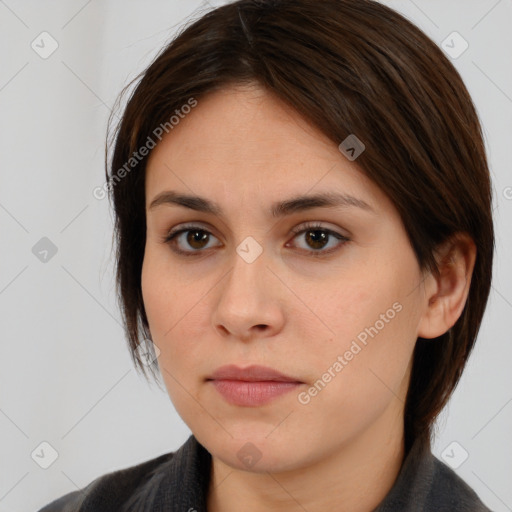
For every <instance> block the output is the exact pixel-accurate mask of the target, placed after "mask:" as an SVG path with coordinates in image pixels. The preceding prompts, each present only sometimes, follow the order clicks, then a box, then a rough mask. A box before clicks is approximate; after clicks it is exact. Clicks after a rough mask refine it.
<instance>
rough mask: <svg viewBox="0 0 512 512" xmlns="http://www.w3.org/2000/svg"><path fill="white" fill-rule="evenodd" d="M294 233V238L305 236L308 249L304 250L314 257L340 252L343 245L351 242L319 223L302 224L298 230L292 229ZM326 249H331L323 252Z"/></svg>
mask: <svg viewBox="0 0 512 512" xmlns="http://www.w3.org/2000/svg"><path fill="white" fill-rule="evenodd" d="M292 233H295V237H294V238H299V236H303V240H304V242H305V243H306V244H307V247H302V248H303V249H304V250H305V251H307V252H308V253H309V254H311V255H312V256H325V255H326V254H330V253H332V252H334V251H336V250H338V249H339V248H340V247H341V246H342V245H344V244H345V243H346V242H349V241H350V239H349V238H347V237H346V236H344V235H342V234H341V233H338V232H336V231H333V230H331V229H327V228H325V227H323V226H322V225H321V224H317V223H306V224H305V225H304V224H302V225H301V226H299V227H298V228H294V229H292ZM331 242H333V243H331ZM326 247H329V249H327V250H323V249H324V248H326Z"/></svg>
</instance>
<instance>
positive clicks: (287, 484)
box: [207, 404, 404, 512]
mask: <svg viewBox="0 0 512 512" xmlns="http://www.w3.org/2000/svg"><path fill="white" fill-rule="evenodd" d="M399 409H400V408H399V407H398V406H397V405H396V404H395V406H394V407H390V408H389V410H388V411H386V412H385V413H384V414H383V415H382V416H381V417H380V418H379V419H378V420H377V421H376V422H374V423H373V424H372V425H370V427H368V429H366V430H365V431H363V432H360V433H359V434H358V435H357V438H353V439H351V440H350V441H347V442H346V443H344V444H343V445H341V446H339V447H338V448H337V449H336V450H333V451H332V453H330V454H329V455H328V456H327V457H325V458H323V459H321V460H320V462H317V463H315V464H314V465H304V466H301V467H298V468H296V469H293V470H291V471H287V472H281V473H268V472H265V473H252V472H249V471H241V470H238V469H233V468H232V467H230V466H228V465H226V464H224V463H223V462H222V461H221V460H219V459H218V458H216V457H213V458H212V465H211V477H210V488H209V492H208V497H207V510H208V512H221V511H222V512H235V511H237V512H238V511H239V510H240V504H241V503H243V509H244V511H245V512H261V511H262V510H272V511H275V512H279V511H281V510H283V511H290V510H308V511H309V512H315V511H320V510H337V511H341V512H345V511H346V512H348V511H350V512H369V511H371V510H373V509H375V508H376V507H377V506H378V505H379V503H380V502H381V501H382V500H383V499H384V497H385V496H386V494H387V493H388V492H389V491H390V489H391V488H392V486H393V484H394V482H395V480H396V478H397V476H398V473H399V472H400V468H401V466H402V462H403V458H404V440H403V434H404V430H403V416H402V414H399ZM400 412H402V411H400Z"/></svg>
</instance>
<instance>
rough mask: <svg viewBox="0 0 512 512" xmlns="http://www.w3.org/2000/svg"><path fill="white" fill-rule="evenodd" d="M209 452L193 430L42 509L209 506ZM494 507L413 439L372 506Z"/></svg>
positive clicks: (445, 510) (450, 511)
mask: <svg viewBox="0 0 512 512" xmlns="http://www.w3.org/2000/svg"><path fill="white" fill-rule="evenodd" d="M210 463H211V455H210V454H209V452H208V451H207V450H206V449H205V448H204V447H203V446H202V445H201V444H199V442H198V441H197V440H196V438H195V437H194V436H193V435H191V436H190V437H189V438H188V440H187V441H186V442H185V443H184V444H183V445H182V446H181V447H180V448H179V449H178V450H177V451H176V452H171V453H167V454H164V455H161V456H159V457H156V458H154V459H151V460H148V461H146V462H143V463H141V464H137V465H135V466H131V467H128V468H125V469H121V470H118V471H114V472H111V473H108V474H105V475H103V476H100V477H98V478H97V479H96V480H93V481H92V482H91V483H90V484H89V485H88V486H87V487H85V488H83V489H81V490H78V491H74V492H71V493H69V494H65V495H64V496H62V497H61V498H59V499H57V500H55V501H53V502H52V503H50V504H49V505H47V506H45V507H44V508H42V509H41V510H40V511H39V512H78V511H80V512H149V511H151V512H175V511H176V512H178V511H179V512H206V496H207V491H208V484H209V478H210ZM405 511H407V512H490V509H489V508H487V507H486V506H485V505H484V504H483V503H482V502H481V501H480V500H479V498H478V496H477V495H476V493H475V492H474V491H473V490H472V489H471V488H470V487H469V486H468V485H467V484H466V483H465V482H464V481H463V480H462V479H461V478H460V477H459V476H458V475H457V474H456V473H455V472H454V471H453V470H452V469H451V468H449V467H448V466H446V465H445V464H444V463H442V462H441V461H440V460H438V459H437V458H436V457H434V456H433V455H432V453H431V451H430V450H428V449H427V450H424V449H423V450H422V449H421V447H420V445H419V444H417V443H416V444H414V445H413V446H412V448H411V450H410V451H409V453H408V454H407V456H406V458H405V460H404V463H403V465H402V469H401V470H400V473H399V475H398V477H397V479H396V481H395V483H394V485H393V487H392V488H391V490H390V491H389V493H388V494H387V495H386V497H385V498H384V500H383V501H382V502H381V503H380V505H379V506H378V507H377V508H376V509H375V510H374V512H405Z"/></svg>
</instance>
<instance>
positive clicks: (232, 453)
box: [142, 88, 425, 471]
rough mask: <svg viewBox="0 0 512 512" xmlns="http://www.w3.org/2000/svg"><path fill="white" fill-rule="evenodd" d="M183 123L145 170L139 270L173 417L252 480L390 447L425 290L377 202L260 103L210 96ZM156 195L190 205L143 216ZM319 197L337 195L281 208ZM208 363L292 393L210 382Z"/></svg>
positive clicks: (387, 207) (308, 138)
mask: <svg viewBox="0 0 512 512" xmlns="http://www.w3.org/2000/svg"><path fill="white" fill-rule="evenodd" d="M187 110H188V109H187ZM182 117H183V118H182V119H181V120H180V122H179V124H177V125H176V126H175V127H174V128H173V129H172V131H170V132H169V133H168V134H167V135H166V136H165V137H164V138H163V139H162V141H161V142H160V143H159V144H158V145H157V147H156V148H155V149H154V150H153V152H152V153H151V155H150V159H149V161H148V166H147V174H146V184H145V186H146V189H145V194H146V215H147V239H146V247H145V255H144V263H143V269H142V291H143V299H144V305H145V310H146V314H147V318H148V322H149V327H150V331H151V335H152V339H153V342H154V343H155V345H156V346H157V347H158V349H159V350H160V356H159V358H158V363H159V366H160V371H161V373H162V376H163V379H164V381H165V385H166V387H167V390H168V392H169V396H170V398H171V400H172V402H173V403H174V405H175V407H176V409H177V411H178V413H179V414H180V416H181V417H182V418H183V420H184V421H185V423H186V424H187V425H188V426H189V428H190V429H191V431H192V432H193V433H194V435H195V436H196V438H197V439H198V441H199V442H200V443H201V444H203V445H204V446H205V447H206V448H207V449H208V450H209V451H210V453H212V455H214V456H215V457H217V458H218V459H219V460H222V461H223V462H224V463H226V464H229V465H230V466H232V467H235V468H240V469H251V470H252V471H284V470H290V469H294V468H295V469H297V468H300V467H304V466H305V465H310V464H313V463H315V462H317V461H319V460H321V459H322V458H326V457H327V456H329V455H331V454H332V453H334V452H335V451H337V450H342V449H344V448H347V447H350V446H356V444H357V443H363V442H364V443H371V442H372V441H371V440H373V441H374V442H375V443H376V444H378V443H380V442H382V441H383V440H386V439H389V438H391V437H392V436H394V435H399V436H401V435H402V430H401V429H402V412H403V405H404V400H405V394H406V391H407V386H408V378H409V372H410V362H411V356H412V351H413V348H414V344H415V342H416V338H417V336H418V325H419V321H420V317H421V315H422V311H423V310H424V307H425V306H424V303H425V290H424V287H423V286H422V273H421V271H420V268H419V266H418V263H417V260H416V258H415V255H414V253H413V250H412V248H411V245H410V243H409V241H408V238H407V236H406V233H405V231H404V228H403V225H402V222H401V220H400V218H399V215H398V213H397V211H396V210H395V208H394V206H393V205H392V203H391V202H390V201H389V199H388V198H387V197H386V196H385V195H384V194H383V193H382V192H381V190H380V189H379V188H378V187H377V186H376V185H375V184H374V183H373V182H371V181H370V180H369V179H368V178H366V177H365V176H364V175H363V174H362V172H361V171H360V170H358V167H357V160H356V161H349V160H348V159H347V158H346V157H345V156H344V155H343V154H342V153H341V152H340V150H339V149H338V147H337V145H336V144H335V143H333V142H332V141H330V140H328V139H327V138H326V137H325V136H323V135H321V134H320V133H319V132H317V131H316V130H315V129H313V128H312V127H311V126H310V125H309V124H308V123H307V122H305V121H304V120H303V119H302V118H301V117H299V116H298V115H297V114H296V113H295V112H294V111H292V110H290V109H289V108H288V107H286V106H284V104H282V103H280V102H279V101H278V100H277V99H275V98H274V97H272V96H270V95H268V93H265V92H263V91H262V90H260V89H256V88H254V89H248V88H245V89H242V88H239V89H234V88H230V89H225V90H222V91H219V92H215V93H212V94H210V95H209V96H206V97H205V98H204V99H201V100H200V101H199V102H198V104H197V106H196V107H195V108H193V109H192V111H191V112H190V113H189V114H188V115H186V116H182ZM355 135H356V136H357V137H358V138H359V139H361V140H362V141H363V142H364V139H365V134H364V133H358V134H355ZM340 142H341V141H340ZM171 191H172V192H173V194H175V195H177V194H179V195H183V196H198V197H200V198H202V199H201V200H198V199H196V200H188V201H181V200H177V201H178V202H181V203H182V204H177V203H176V202H173V201H168V202H166V201H159V204H158V205H157V206H154V207H151V205H152V203H153V201H154V200H155V199H156V198H157V197H158V196H159V195H160V194H162V193H164V192H171ZM325 194H330V195H331V198H332V197H334V194H338V195H340V196H346V197H345V201H340V202H339V204H335V205H331V206H326V205H325V204H324V205H323V206H322V205H321V202H320V201H310V202H308V201H305V200H301V201H299V202H296V203H293V202H290V201H292V200H295V199H296V198H298V197H299V196H300V197H303V198H307V197H313V196H318V195H325ZM161 197H162V196H161ZM347 197H348V199H347ZM168 199H169V197H168ZM207 205H210V206H211V205H214V207H213V208H210V210H211V211H207V210H208V208H206V206H207ZM276 205H282V206H281V207H277V206H276ZM365 205H366V206H365ZM217 210H218V211H217ZM182 229H183V230H185V229H188V230H189V231H183V232H182V233H181V234H177V235H176V236H175V237H174V238H172V239H171V241H169V242H167V243H166V242H164V239H165V238H166V237H167V235H168V234H169V232H170V231H171V230H172V231H173V232H176V231H180V230H182ZM180 251H182V252H180ZM224 365H236V366H238V367H240V368H242V369H244V368H246V367H247V366H250V365H263V366H266V367H270V368H272V369H274V370H277V371H278V372H281V373H282V374H285V375H287V376H290V377H291V378H292V380H294V381H296V383H295V384H290V383H288V384H282V383H281V384H275V383H274V384H269V383H268V382H267V383H262V382H260V383H253V384H247V383H245V384H243V383H241V382H240V381H238V382H226V381H224V382H222V380H216V381H215V380H213V381H212V380H209V379H211V378H212V376H213V373H214V372H215V371H216V370H217V369H218V368H219V367H221V366H224ZM260 380H261V379H260ZM221 389H225V390H227V391H226V392H227V393H232V394H231V395H224V394H223V393H221ZM272 389H273V390H278V391H285V392H284V393H282V394H279V395H275V396H273V397H272V396H270V398H269V397H268V396H267V395H265V393H267V392H269V390H270V391H272ZM265 396H266V397H267V398H266V399H265ZM377 438H378V442H377V441H376V440H377ZM247 443H250V444H247ZM251 457H252V459H251Z"/></svg>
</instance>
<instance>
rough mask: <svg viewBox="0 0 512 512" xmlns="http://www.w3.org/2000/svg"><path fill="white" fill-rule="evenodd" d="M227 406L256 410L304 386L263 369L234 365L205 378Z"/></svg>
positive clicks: (277, 373)
mask: <svg viewBox="0 0 512 512" xmlns="http://www.w3.org/2000/svg"><path fill="white" fill-rule="evenodd" d="M207 381H208V382H211V383H212V385H213V386H214V388H215V389H216V390H217V391H218V392H219V394H220V395H221V396H222V397H223V398H224V399H225V400H226V401H227V402H228V403H229V404H231V405H236V406H241V407H258V406H261V405H264V404H266V403H268V402H271V401H272V400H275V399H276V398H277V397H279V396H281V395H284V394H286V393H288V392H290V391H292V390H296V389H297V388H298V387H299V386H301V385H302V384H304V383H303V382H301V381H299V380H297V379H296V378H294V377H290V376H288V375H284V374H283V373H281V372H278V371H277V370H274V369H272V368H268V367H266V366H258V365H253V366H249V367H247V368H239V367H238V366H235V365H228V366H222V367H220V368H217V370H215V371H214V372H213V374H212V375H211V376H210V377H209V378H208V379H207Z"/></svg>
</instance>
